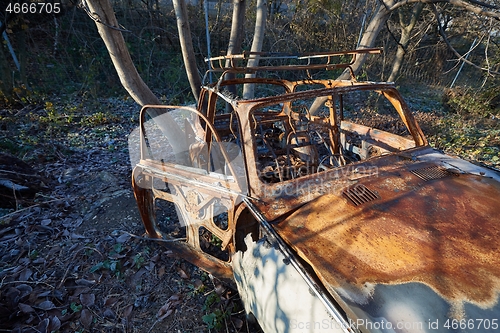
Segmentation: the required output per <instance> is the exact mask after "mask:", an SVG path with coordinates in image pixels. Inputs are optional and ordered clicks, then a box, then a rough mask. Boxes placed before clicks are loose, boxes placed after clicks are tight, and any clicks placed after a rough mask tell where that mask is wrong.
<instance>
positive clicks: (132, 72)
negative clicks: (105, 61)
mask: <svg viewBox="0 0 500 333" xmlns="http://www.w3.org/2000/svg"><path fill="white" fill-rule="evenodd" d="M82 2H83V5H84V6H86V7H87V8H86V9H87V10H88V14H89V15H90V16H91V17H92V18H93V20H94V21H95V22H96V25H97V30H98V31H99V35H101V38H102V40H103V41H104V44H105V45H106V48H107V49H108V52H109V56H110V57H111V61H112V62H113V65H114V66H115V69H116V72H117V73H118V77H119V78H120V82H121V84H122V85H123V87H124V88H125V89H126V90H127V92H128V93H129V94H130V96H132V98H133V99H134V101H136V102H137V104H139V105H145V104H160V101H159V100H158V98H157V97H156V96H155V95H154V94H153V92H152V91H151V90H150V89H149V87H148V86H147V85H146V84H145V83H144V81H143V80H142V78H141V77H140V76H139V73H138V72H137V69H136V68H135V66H134V63H133V62H132V58H131V57H130V53H129V52H128V49H127V46H126V44H125V40H124V39H123V35H122V33H121V31H120V29H119V28H118V27H119V25H118V21H117V20H116V16H115V12H114V11H113V7H112V5H111V2H110V1H109V0H83V1H82Z"/></svg>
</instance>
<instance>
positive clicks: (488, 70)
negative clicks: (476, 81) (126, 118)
mask: <svg viewBox="0 0 500 333" xmlns="http://www.w3.org/2000/svg"><path fill="white" fill-rule="evenodd" d="M432 9H433V10H434V14H435V15H436V21H437V24H438V28H439V34H440V35H441V37H443V40H444V42H445V43H446V45H447V46H448V48H449V49H450V50H451V51H452V52H453V53H454V54H455V55H456V56H457V57H458V59H457V60H458V61H463V62H465V63H466V64H469V65H471V66H473V67H475V68H477V69H480V70H483V71H486V72H488V73H490V74H496V75H500V72H495V71H492V70H490V69H489V68H484V67H481V66H478V65H476V64H475V63H473V62H471V61H470V60H467V59H465V57H464V55H461V54H460V53H459V52H458V51H457V50H455V48H454V47H453V46H452V45H451V44H450V41H449V40H448V37H446V34H445V32H444V30H443V27H442V26H441V22H440V21H439V12H438V11H437V8H436V6H434V4H432ZM478 44H479V43H478Z"/></svg>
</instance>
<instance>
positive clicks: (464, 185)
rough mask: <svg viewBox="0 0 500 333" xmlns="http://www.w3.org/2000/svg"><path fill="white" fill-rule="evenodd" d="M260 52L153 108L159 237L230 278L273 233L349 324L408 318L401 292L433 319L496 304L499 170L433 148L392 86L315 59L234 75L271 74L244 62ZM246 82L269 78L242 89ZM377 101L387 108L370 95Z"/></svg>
mask: <svg viewBox="0 0 500 333" xmlns="http://www.w3.org/2000/svg"><path fill="white" fill-rule="evenodd" d="M374 52H377V51H375V50H371V49H369V50H364V51H360V52H357V51H356V52H341V53H325V54H319V55H317V57H316V56H312V55H307V56H305V57H302V58H300V59H299V58H297V57H296V56H293V57H291V58H290V59H295V60H301V61H302V60H304V61H306V62H307V61H309V63H306V64H302V63H300V64H295V65H294V66H292V67H286V66H267V67H266V69H267V70H288V69H290V70H303V69H310V70H313V69H332V68H336V67H340V68H349V66H350V64H351V63H350V62H347V63H345V64H339V63H334V62H332V61H333V60H332V59H333V57H336V56H339V55H341V56H345V55H351V56H353V58H354V57H356V56H357V55H359V54H363V53H374ZM255 56H259V57H261V58H266V57H267V56H269V54H244V55H231V56H225V57H219V58H213V59H211V61H216V62H220V66H219V67H217V68H216V69H215V70H214V71H216V72H218V73H219V74H220V73H222V75H221V79H220V80H219V81H217V82H216V83H214V84H211V85H207V86H204V87H203V89H202V93H201V95H200V96H201V100H200V102H199V105H198V107H197V109H194V108H189V107H178V106H177V107H172V106H169V107H167V106H146V107H144V109H143V110H142V112H141V127H140V148H141V149H140V152H141V154H140V157H139V158H138V159H137V163H136V167H135V169H134V172H133V187H134V194H135V197H136V200H137V203H138V206H139V211H140V214H141V218H142V220H143V224H144V226H145V229H146V234H147V235H148V236H149V237H151V238H155V239H159V240H161V241H162V242H164V243H165V244H166V246H168V247H169V248H170V249H172V251H175V252H176V253H179V255H180V256H182V257H183V258H185V259H187V260H189V261H191V262H193V263H194V264H196V265H198V266H200V267H201V268H202V269H204V270H206V271H208V272H211V273H212V274H214V275H216V276H218V277H220V278H223V279H225V280H226V281H227V280H230V279H231V278H232V273H233V271H232V266H231V265H232V257H233V256H234V255H235V254H236V252H237V251H241V252H242V253H244V252H245V251H246V250H247V248H248V247H250V248H253V249H256V248H257V247H255V244H254V243H253V242H257V241H258V240H259V238H260V239H261V240H262V239H263V238H265V237H263V235H267V236H266V237H268V236H269V237H270V236H272V238H274V240H275V242H276V244H278V245H279V246H278V248H279V249H280V251H281V254H280V256H281V255H284V256H285V257H286V259H287V261H290V262H291V263H292V266H293V268H294V269H295V270H296V271H297V272H298V273H299V275H300V276H301V277H302V278H303V279H304V281H305V283H306V285H307V286H309V287H310V288H312V290H313V291H314V292H315V295H316V296H317V297H318V298H320V299H321V302H322V304H324V305H325V308H326V309H328V311H329V314H330V315H333V316H334V317H335V318H336V319H335V320H336V322H337V323H340V322H343V321H344V320H345V319H346V318H347V317H349V318H354V319H356V318H363V319H373V318H376V317H383V318H389V319H390V320H393V321H394V322H398V321H401V320H406V319H407V318H406V317H404V316H405V315H404V314H402V312H400V311H392V310H391V306H395V305H394V304H397V303H398V302H397V301H395V300H398V301H399V300H404V301H405V302H408V303H409V304H411V305H412V306H413V308H414V310H411V311H409V312H408V313H410V312H411V313H412V316H414V318H417V317H418V318H420V319H422V318H424V319H425V318H427V319H429V318H431V317H433V318H434V317H435V316H439V318H443V319H446V318H466V317H470V316H472V317H474V318H476V317H477V316H478V313H480V314H483V313H482V312H477V311H483V310H484V309H493V310H494V311H492V312H491V313H496V314H498V313H499V310H500V309H499V305H498V295H499V293H500V245H498V244H499V243H498V241H497V240H498V239H499V237H500V205H498V202H499V199H500V173H498V172H496V171H490V170H486V169H484V168H481V167H477V166H474V165H472V164H470V163H467V162H465V161H463V160H459V159H453V158H451V157H449V156H447V155H444V154H443V153H440V152H438V151H435V150H433V149H432V148H430V147H429V146H428V143H427V140H426V138H425V136H424V134H423V133H422V130H421V129H420V127H419V125H418V123H417V122H416V121H415V118H414V117H413V115H412V113H411V111H410V110H409V108H408V106H407V104H406V103H405V102H404V100H403V98H402V97H401V95H400V94H399V92H398V91H397V90H396V88H395V86H394V85H393V84H391V83H385V82H357V81H356V80H355V79H352V80H345V81H341V80H316V79H313V78H312V77H311V76H310V73H309V72H307V76H308V77H307V78H305V79H303V80H298V81H289V80H281V79H270V78H235V79H231V80H223V79H222V78H223V77H224V75H223V74H224V73H226V72H227V71H232V72H233V73H237V74H238V73H239V74H241V73H247V72H258V71H260V70H261V68H260V67H259V68H246V67H241V66H240V65H239V64H238V63H237V60H248V58H249V57H255ZM226 60H227V61H229V62H228V63H229V66H226ZM315 61H319V62H315ZM245 84H252V85H254V86H255V87H256V88H259V87H260V88H262V90H260V91H259V89H256V92H257V94H258V95H257V97H255V98H252V99H247V100H246V99H243V98H242V97H241V96H239V97H238V96H237V95H235V94H234V91H238V90H237V89H233V88H234V87H238V88H239V89H240V90H242V89H241V88H242V87H243V85H245ZM231 91H232V92H231ZM373 97H375V98H373ZM371 99H373V100H377V105H376V107H373V105H372V106H364V105H363V103H364V102H366V101H368V100H371ZM318 101H319V102H318ZM384 103H385V104H384ZM226 104H227V105H226ZM314 105H316V107H317V109H316V110H315V112H311V109H313V106H314ZM318 105H319V106H318ZM228 106H229V107H228ZM375 110H379V111H380V112H379V113H377V112H375ZM148 112H150V113H151V114H150V115H149V116H148V115H147V114H148ZM148 117H149V118H148ZM172 129H173V132H171V131H170V130H172ZM172 133H175V135H172ZM176 145H177V146H176ZM165 201H166V202H170V203H172V204H173V205H175V209H174V210H175V211H176V213H177V215H178V217H179V219H178V222H177V225H176V227H175V228H174V229H172V228H171V226H169V225H168V223H167V222H166V221H165V220H164V218H163V217H162V209H164V207H163V208H162V204H161V203H162V202H165ZM172 212H173V209H170V211H168V213H169V214H172ZM162 219H163V220H162ZM166 224H167V226H165V225H166ZM177 229H182V230H183V234H182V235H181V236H177ZM172 230H173V231H172ZM248 234H250V235H251V238H252V240H253V242H250V240H249V239H247V241H245V237H246V236H247V235H248ZM207 235H208V236H209V238H210V239H209V241H207ZM213 240H215V242H213ZM212 243H214V244H215V245H216V246H215V247H216V248H217V249H216V250H215V251H214V246H213V245H214V244H212ZM264 252H265V253H271V252H272V253H274V252H273V251H264ZM273 255H274V254H273ZM275 257H278V256H275ZM238 258H244V257H241V254H240V253H239V252H238ZM263 260H264V259H263ZM249 262H252V263H253V262H254V260H253V259H252V260H250V261H248V262H247V264H248V263H249ZM304 263H307V264H308V265H310V269H309V267H305V266H307V265H306V264H304ZM252 265H253V264H252ZM258 266H259V265H256V267H258ZM259 267H260V266H259ZM276 267H278V266H276ZM238 274H239V276H240V277H242V278H246V277H245V276H243V275H244V274H243V273H242V272H239V273H238ZM249 274H251V273H249ZM414 294H418V295H421V296H418V295H417V296H415V299H412V298H411V296H410V297H409V296H408V295H412V296H414ZM422 295H426V296H425V297H424V296H422ZM389 304H391V305H390V306H389ZM443 304H445V305H443ZM466 305H467V306H466ZM339 306H340V307H341V308H342V310H343V311H339ZM398 306H399V305H398ZM471 307H472V308H471ZM471 309H472V310H471ZM478 309H479V310H478ZM468 311H473V313H472V314H471V313H469V312H468ZM474 311H476V312H474ZM491 313H489V314H487V315H488V316H490V317H491ZM419 316H420V317H419ZM422 316H423V317H422ZM405 318H406V319H405ZM412 318H413V317H412ZM367 330H370V329H367ZM406 331H407V332H410V331H411V330H406Z"/></svg>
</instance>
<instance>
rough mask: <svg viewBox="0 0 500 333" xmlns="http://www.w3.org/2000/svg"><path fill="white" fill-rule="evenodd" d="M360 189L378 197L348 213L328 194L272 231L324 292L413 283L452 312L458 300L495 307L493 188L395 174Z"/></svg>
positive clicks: (498, 252) (498, 260) (496, 194)
mask: <svg viewBox="0 0 500 333" xmlns="http://www.w3.org/2000/svg"><path fill="white" fill-rule="evenodd" d="M363 183H364V185H366V186H367V187H368V188H370V189H371V190H376V191H377V192H378V193H379V195H380V199H378V200H376V201H373V202H369V203H366V204H363V205H360V206H358V207H354V206H353V205H352V204H349V203H348V201H347V199H345V198H343V197H342V196H341V195H340V194H338V195H337V194H328V195H324V196H322V197H320V198H318V199H317V200H314V201H312V202H311V203H309V204H307V205H306V206H304V207H303V208H302V209H301V210H299V211H298V212H296V213H294V214H292V215H291V216H290V217H288V218H287V219H286V220H285V221H283V222H281V223H279V224H277V225H275V228H276V230H277V231H278V232H279V234H280V235H281V236H282V237H283V238H284V239H285V240H286V241H287V242H288V243H289V244H290V245H291V246H292V247H293V248H294V249H295V250H296V251H297V252H298V253H299V255H301V256H302V257H303V258H304V259H305V260H307V261H308V262H309V263H310V264H311V266H312V267H313V268H314V269H315V271H316V272H317V274H318V275H319V277H320V278H321V279H322V281H323V282H324V283H325V285H326V286H327V287H330V288H332V289H334V290H335V288H337V287H341V288H346V289H350V290H352V287H353V286H354V287H355V289H357V290H358V292H360V293H363V292H366V285H372V284H373V285H375V284H402V283H408V282H420V283H423V284H426V285H427V286H429V287H430V288H432V289H433V290H434V291H435V292H436V293H438V294H439V295H441V297H443V298H444V299H446V300H447V301H448V302H449V303H450V304H451V305H452V308H454V309H455V310H456V311H458V312H460V311H461V309H463V304H464V303H465V302H469V303H473V304H475V305H477V306H479V307H481V308H490V307H493V306H494V305H495V304H496V303H497V301H498V294H499V292H500V245H499V242H498V239H500V205H499V198H500V184H498V182H496V181H494V180H492V179H489V178H484V177H477V176H472V175H460V176H459V177H455V176H451V177H447V178H444V179H439V180H433V181H430V182H425V181H423V180H421V179H418V177H416V176H414V175H411V174H410V172H398V173H393V174H392V175H388V176H387V177H386V178H385V179H384V180H381V179H380V178H378V179H370V180H367V181H364V182H363ZM391 183H392V184H394V186H391ZM363 290H364V291H363ZM457 309H458V310H457Z"/></svg>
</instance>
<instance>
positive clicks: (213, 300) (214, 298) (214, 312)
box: [202, 292, 231, 330]
mask: <svg viewBox="0 0 500 333" xmlns="http://www.w3.org/2000/svg"><path fill="white" fill-rule="evenodd" d="M220 303H221V298H220V296H219V295H218V294H217V293H215V292H212V293H210V294H209V295H208V296H207V298H206V299H205V303H204V304H203V311H205V312H208V313H207V314H206V315H204V316H203V317H202V320H203V322H204V323H205V324H207V326H208V328H209V329H218V330H219V329H222V327H223V325H224V321H225V320H226V319H227V318H229V316H230V315H231V311H230V310H226V311H223V310H221V308H222V305H221V304H220ZM213 307H216V308H215V309H212V308H213Z"/></svg>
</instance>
